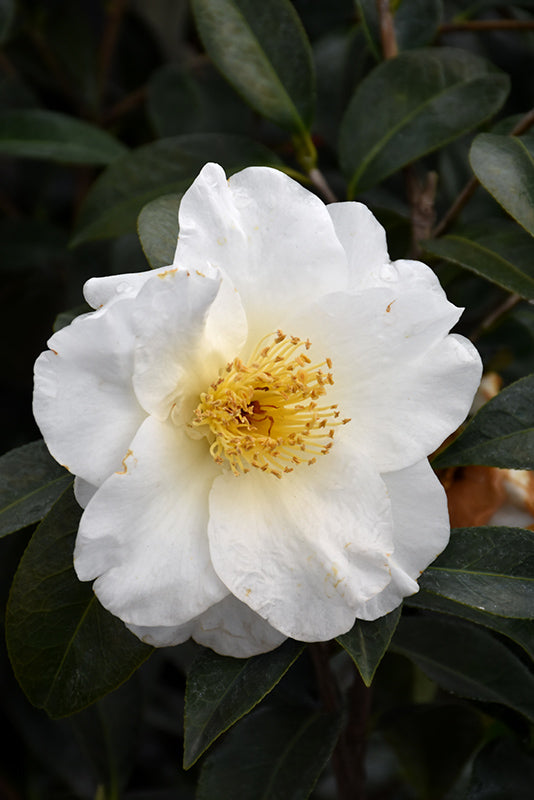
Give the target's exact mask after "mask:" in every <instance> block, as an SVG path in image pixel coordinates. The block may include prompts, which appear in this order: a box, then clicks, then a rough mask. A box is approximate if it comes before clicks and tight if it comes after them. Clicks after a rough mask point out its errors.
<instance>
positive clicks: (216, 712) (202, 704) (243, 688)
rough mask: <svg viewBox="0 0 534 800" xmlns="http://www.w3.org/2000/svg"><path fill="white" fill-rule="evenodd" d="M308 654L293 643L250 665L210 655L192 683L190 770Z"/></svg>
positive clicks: (187, 746) (199, 662)
mask: <svg viewBox="0 0 534 800" xmlns="http://www.w3.org/2000/svg"><path fill="white" fill-rule="evenodd" d="M302 649H303V645H302V644H299V643H298V642H294V641H291V640H289V641H287V642H285V643H284V644H283V645H281V646H280V647H279V648H277V649H276V650H274V651H273V652H272V653H266V654H264V655H261V656H254V657H252V658H248V659H239V658H226V657H225V656H219V655H217V653H213V652H212V651H210V650H206V651H205V653H203V654H202V655H201V656H200V657H199V659H198V660H197V661H196V662H195V663H194V664H193V666H192V668H191V671H190V673H189V676H188V681H187V691H186V707H185V745H184V767H186V768H187V767H190V766H192V764H194V763H195V761H196V760H197V758H198V757H199V756H200V755H202V753H203V752H204V751H205V750H207V748H208V747H209V746H210V744H211V743H212V742H213V741H214V740H215V739H217V738H218V737H219V736H220V735H221V733H224V731H226V730H228V728H229V727H230V726H231V725H233V724H234V722H236V721H237V720H238V719H240V718H241V717H242V716H243V715H244V714H246V713H247V712H248V711H250V709H251V708H253V707H254V706H255V705H256V704H257V703H259V702H260V700H262V699H263V698H264V697H265V695H266V694H268V693H269V692H270V691H271V689H273V688H274V686H276V684H277V683H278V681H279V680H280V678H282V676H283V675H284V674H285V673H286V672H287V670H288V669H289V667H290V666H291V664H293V662H294V661H295V660H296V659H297V658H298V656H299V655H300V653H301V652H302Z"/></svg>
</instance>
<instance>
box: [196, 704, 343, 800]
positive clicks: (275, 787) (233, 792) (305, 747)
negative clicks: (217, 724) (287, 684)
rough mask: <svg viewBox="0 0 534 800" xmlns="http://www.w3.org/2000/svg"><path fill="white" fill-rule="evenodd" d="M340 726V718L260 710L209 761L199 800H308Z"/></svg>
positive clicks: (233, 733)
mask: <svg viewBox="0 0 534 800" xmlns="http://www.w3.org/2000/svg"><path fill="white" fill-rule="evenodd" d="M341 724H342V717H341V715H339V714H321V713H310V712H309V711H301V710H297V709H293V708H290V707H286V708H281V709H278V708H276V709H274V708H272V709H271V708H269V709H260V710H259V711H258V712H256V713H254V714H253V715H251V716H250V717H247V719H245V720H243V722H241V723H240V724H239V725H237V726H236V727H235V728H234V729H233V730H232V731H231V732H230V734H229V735H228V737H227V738H226V739H225V741H224V742H223V743H222V745H221V746H220V747H218V748H217V750H216V751H215V752H213V753H212V754H210V755H209V756H208V757H207V759H206V761H205V764H204V768H203V770H202V772H201V773H200V780H199V783H198V790H197V795H196V798H197V800H213V798H215V797H221V798H222V797H228V798H230V797H235V798H239V800H306V798H308V797H309V796H310V794H311V792H312V790H313V787H314V786H315V783H316V782H317V779H318V777H319V775H320V774H321V772H322V771H323V769H324V767H325V766H326V764H327V762H328V760H329V758H330V755H331V753H332V750H333V749H334V746H335V743H336V741H337V737H338V736H339V732H340V728H341Z"/></svg>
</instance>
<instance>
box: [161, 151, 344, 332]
mask: <svg viewBox="0 0 534 800" xmlns="http://www.w3.org/2000/svg"><path fill="white" fill-rule="evenodd" d="M179 216H180V237H179V240H178V247H177V249H176V255H175V259H174V263H175V264H176V265H177V266H179V267H180V268H182V269H188V270H190V271H193V270H195V269H200V270H202V271H205V268H206V267H209V266H210V265H211V266H216V267H219V268H220V269H221V270H222V271H223V273H225V274H226V275H227V276H228V277H229V279H230V281H231V282H232V283H233V285H234V286H235V287H236V289H237V291H238V292H239V295H240V296H241V300H242V303H243V306H244V308H245V310H246V312H247V316H248V318H249V321H252V323H253V325H254V326H255V327H254V330H253V332H252V336H253V337H256V339H257V338H259V337H261V336H263V335H265V334H266V333H269V332H271V331H275V330H276V329H277V328H279V327H281V326H282V325H283V323H284V319H285V313H286V312H288V311H292V309H293V307H294V306H295V305H299V304H302V303H304V302H306V303H307V302H310V301H313V300H314V299H316V298H318V297H321V296H323V295H324V294H325V293H327V292H329V291H334V290H336V289H343V288H345V286H346V284H347V276H348V272H347V264H346V256H345V253H344V251H343V248H342V247H341V245H340V243H339V242H338V240H337V237H336V235H335V232H334V226H333V224H332V221H331V219H330V215H329V213H328V211H327V209H326V206H325V205H324V204H323V203H322V202H321V201H320V200H319V199H318V198H317V197H316V196H315V195H313V194H311V193H310V192H308V191H307V190H306V189H303V188H302V187H301V186H300V185H299V184H298V183H296V182H295V181H293V180H292V179H291V178H288V177H287V175H284V174H283V173H282V172H280V171H279V170H275V169H270V168H267V167H250V168H249V169H245V170H243V171H242V172H239V173H237V174H236V175H233V176H232V177H231V178H230V180H229V181H227V180H226V176H225V174H224V171H223V170H222V168H221V167H219V166H218V165H216V164H207V165H206V166H205V167H204V168H203V170H202V172H201V173H200V175H199V176H198V178H197V179H196V180H195V182H194V183H193V185H192V186H191V188H190V189H189V190H188V191H187V192H186V193H185V195H184V196H183V198H182V202H181V204H180V214H179ZM204 265H206V266H204ZM254 344H255V342H254Z"/></svg>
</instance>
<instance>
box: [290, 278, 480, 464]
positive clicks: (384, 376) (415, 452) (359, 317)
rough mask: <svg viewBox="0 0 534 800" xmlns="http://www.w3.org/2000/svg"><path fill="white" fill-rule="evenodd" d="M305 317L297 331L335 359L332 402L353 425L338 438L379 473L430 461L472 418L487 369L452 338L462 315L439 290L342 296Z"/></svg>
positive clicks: (468, 346)
mask: <svg viewBox="0 0 534 800" xmlns="http://www.w3.org/2000/svg"><path fill="white" fill-rule="evenodd" d="M306 314H307V316H308V320H306V318H305V316H306V315H304V314H303V315H302V317H301V321H296V323H295V327H296V328H297V329H298V331H297V333H298V335H299V336H302V337H306V336H311V338H312V341H313V345H314V350H315V352H317V351H318V349H320V352H321V355H322V356H329V357H330V358H331V359H332V362H333V369H332V372H333V377H334V381H335V383H334V386H333V387H332V388H330V389H329V390H328V393H327V398H328V400H330V401H331V402H337V403H338V404H339V408H340V411H341V415H342V416H343V417H349V418H350V419H351V422H350V423H349V424H348V425H346V426H345V427H344V428H343V429H342V430H341V431H340V432H339V438H349V439H350V441H351V442H353V443H355V444H356V445H357V447H358V449H359V450H360V452H362V453H364V454H365V455H366V457H367V458H369V459H370V460H371V461H372V462H374V464H375V466H376V468H377V470H378V471H379V472H386V471H390V470H394V469H403V468H404V467H406V466H409V465H410V464H413V463H415V462H416V461H420V460H421V459H422V458H424V457H425V456H428V455H429V454H430V453H431V452H432V451H433V450H435V449H436V448H437V447H438V446H439V445H440V444H441V443H442V442H443V441H444V439H445V438H446V437H447V436H448V435H449V434H450V433H452V432H453V431H454V430H455V429H456V428H457V427H458V425H460V424H461V422H462V421H463V420H464V419H465V417H466V416H467V414H468V412H469V408H470V405H471V401H472V398H473V395H474V393H475V391H476V388H477V386H478V383H479V380H480V375H481V371H482V366H481V362H480V357H479V355H478V353H477V351H476V350H475V348H474V347H473V346H472V345H471V343H470V342H469V341H468V340H467V339H464V338H463V337H461V336H456V335H448V336H447V331H448V330H449V328H450V327H451V325H452V324H454V322H455V321H456V319H457V318H458V315H459V309H457V308H456V307H455V306H453V305H451V304H450V303H448V302H447V301H446V300H445V298H444V295H443V294H442V293H441V291H440V292H439V293H438V292H432V291H428V290H421V289H415V290H408V291H405V292H403V291H402V290H401V289H398V290H396V291H391V292H390V291H389V290H388V289H382V288H376V289H368V290H366V291H364V292H362V293H361V294H358V295H354V296H352V297H350V296H347V295H342V294H336V295H332V296H330V297H328V298H325V300H324V301H323V302H322V304H321V306H320V307H319V306H318V307H317V308H316V309H315V311H314V310H313V309H312V310H311V311H307V312H306ZM336 437H338V435H337V434H336Z"/></svg>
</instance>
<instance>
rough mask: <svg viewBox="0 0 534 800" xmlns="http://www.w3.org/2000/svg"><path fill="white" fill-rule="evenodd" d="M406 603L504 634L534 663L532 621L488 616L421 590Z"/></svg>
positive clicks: (533, 621)
mask: <svg viewBox="0 0 534 800" xmlns="http://www.w3.org/2000/svg"><path fill="white" fill-rule="evenodd" d="M404 603H405V604H406V605H408V606H413V607H414V608H426V609H428V610H430V611H437V612H439V613H441V614H448V615H449V616H453V617H461V618H462V619H467V620H469V621H470V622H476V623H477V624H478V625H483V626H484V627H485V628H490V629H491V630H494V631H497V632H498V633H502V634H503V636H507V637H508V638H509V639H511V640H512V641H514V642H516V644H518V645H519V646H520V647H522V648H523V650H524V651H525V652H526V653H527V654H528V656H529V657H530V658H531V659H532V660H533V661H534V620H532V619H510V618H506V617H497V616H495V614H488V613H487V612H486V611H479V610H478V609H476V608H472V607H471V606H466V605H463V604H462V603H456V602H454V600H449V599H447V598H446V597H441V596H440V595H437V594H432V593H431V592H426V591H425V590H424V589H421V591H420V592H418V593H417V594H414V595H412V596H411V597H407V598H406V599H405V601H404Z"/></svg>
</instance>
